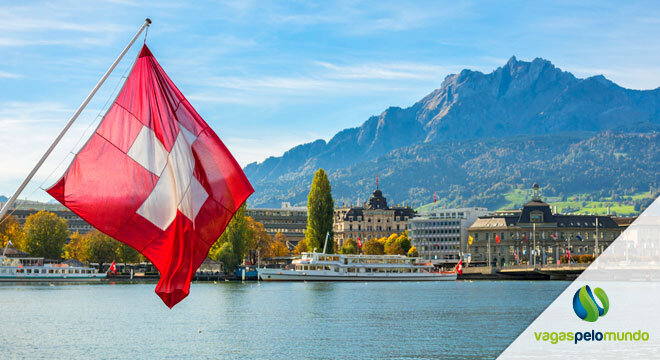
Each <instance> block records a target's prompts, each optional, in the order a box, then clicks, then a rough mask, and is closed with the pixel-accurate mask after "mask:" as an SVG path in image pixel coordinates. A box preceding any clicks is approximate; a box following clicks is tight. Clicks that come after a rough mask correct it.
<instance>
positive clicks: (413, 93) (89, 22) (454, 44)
mask: <svg viewBox="0 0 660 360" xmlns="http://www.w3.org/2000/svg"><path fill="white" fill-rule="evenodd" d="M145 17H150V18H151V19H152V20H153V24H152V25H151V27H150V28H149V30H148V34H147V37H146V42H147V44H148V45H149V47H150V48H151V51H152V53H153V54H154V56H155V57H156V58H157V59H158V61H159V62H160V64H161V66H162V67H163V68H164V70H165V71H166V72H167V73H168V74H169V76H170V78H172V80H173V81H174V83H175V84H177V86H178V87H179V89H180V90H181V91H182V92H183V94H184V95H185V96H186V97H187V98H188V100H189V101H190V102H191V103H192V105H193V106H194V107H195V108H196V109H197V111H198V112H199V113H200V114H201V115H202V117H203V118H204V119H205V120H206V122H207V123H209V125H210V126H211V127H212V128H213V129H214V130H215V131H216V133H218V135H219V136H220V138H221V139H222V140H223V141H224V142H225V144H226V145H227V147H228V148H229V150H230V151H231V152H232V153H233V154H234V156H235V157H236V159H237V160H238V162H239V163H240V164H241V165H243V166H245V165H247V164H248V163H251V162H255V161H257V162H260V161H263V160H264V159H266V158H267V157H269V156H280V155H282V154H283V153H284V152H285V151H286V150H288V149H289V148H291V147H292V146H295V145H298V144H301V143H305V142H310V141H313V140H316V139H325V140H329V139H330V138H331V137H332V136H333V135H334V134H335V133H336V132H338V131H339V130H342V129H344V128H349V127H356V126H360V125H361V124H362V123H363V122H364V121H365V120H366V119H367V118H368V117H369V116H372V115H378V114H380V113H381V112H382V111H383V110H385V109H386V108H387V107H389V106H400V107H407V106H410V105H412V104H414V103H415V102H416V101H418V100H419V99H421V98H422V97H423V96H425V95H426V94H428V93H429V92H431V91H433V90H434V89H437V88H439V87H440V85H441V84H442V81H443V79H444V78H445V77H446V76H447V75H449V74H452V73H456V72H459V71H460V70H462V69H464V68H469V69H472V70H478V71H483V72H491V71H492V70H494V69H495V68H497V67H499V66H502V65H503V64H504V63H505V62H506V61H507V60H508V59H509V58H510V57H511V56H512V55H515V56H516V57H517V58H518V59H519V60H527V61H529V60H532V59H534V58H536V57H542V58H545V59H547V60H550V61H552V62H553V64H555V66H558V67H560V68H561V69H563V70H566V71H570V72H572V73H574V74H575V75H576V76H578V77H588V76H593V75H599V74H602V75H605V76H606V77H607V78H609V79H611V80H613V81H614V82H616V83H618V84H619V85H621V86H624V87H627V88H633V89H653V88H657V87H658V86H660V47H659V46H658V39H660V5H659V4H657V3H654V2H639V1H626V2H623V1H609V2H608V1H593V2H590V1H585V2H580V3H579V4H577V2H574V1H554V2H543V1H434V2H427V1H404V0H378V1H353V0H346V1H333V2H331V1H324V2H308V1H266V0H263V1H250V0H237V1H194V2H184V1H158V2H140V1H133V0H108V1H98V2H93V3H92V2H80V1H70V2H67V1H58V2H47V1H43V2H39V1H30V2H10V1H0V154H2V156H0V195H6V196H9V195H10V194H12V193H13V192H14V191H15V189H16V188H17V187H18V185H19V184H20V182H21V181H22V179H23V178H25V176H26V175H27V173H28V172H29V171H30V169H31V168H32V166H33V165H34V164H35V163H36V162H37V161H38V159H39V158H40V157H41V155H42V154H43V152H44V151H45V150H46V149H47V148H48V146H49V145H50V142H51V141H52V140H53V139H54V138H55V137H56V136H57V133H58V132H59V131H60V129H61V128H62V127H63V126H64V124H65V123H66V122H67V120H68V119H69V117H70V116H71V115H72V114H73V113H74V111H75V110H76V108H77V107H78V106H79V105H80V103H81V102H82V100H83V99H84V98H85V96H86V95H87V94H88V92H89V91H90V90H91V89H92V88H93V87H94V85H95V84H96V82H97V81H98V80H99V79H100V77H101V75H102V74H103V73H104V72H105V71H106V69H107V68H108V67H109V65H110V64H111V63H112V61H113V60H114V59H115V58H116V57H117V56H118V55H119V53H120V52H121V50H122V49H123V47H124V46H125V45H126V43H127V42H128V41H129V40H130V38H131V37H132V36H133V35H134V33H135V32H136V31H137V30H138V28H139V27H140V26H141V25H142V23H143V22H144V18H145ZM144 39H145V38H144V36H142V37H141V39H140V40H139V41H138V43H137V44H136V45H135V46H134V47H133V48H132V49H131V51H130V52H129V53H128V54H127V55H126V57H125V58H124V60H123V61H122V62H121V63H120V64H119V66H118V67H117V69H116V70H115V72H114V73H113V74H112V76H111V77H110V78H109V79H108V80H107V81H106V83H105V84H104V86H103V87H102V88H101V90H100V91H99V92H98V94H97V95H96V96H95V98H94V99H93V100H92V102H91V103H90V104H89V106H88V107H87V109H86V110H85V111H84V112H83V114H82V115H81V117H80V118H79V119H78V121H77V122H76V124H75V125H74V126H73V127H72V129H71V130H70V131H69V133H68V134H67V135H66V136H65V138H64V140H63V141H62V143H61V144H60V145H59V146H58V147H57V148H56V150H55V151H54V152H53V154H52V155H51V157H50V158H49V159H48V160H47V162H46V163H45V165H44V166H43V167H42V169H41V170H40V171H39V172H38V173H37V176H36V177H35V179H34V180H33V181H32V182H31V183H30V184H29V185H28V187H27V188H26V190H25V191H24V192H23V193H22V195H21V198H29V199H33V200H49V199H50V198H49V196H48V195H47V194H46V193H45V192H44V191H43V190H42V188H47V187H49V186H50V185H52V184H53V183H54V182H55V181H57V179H58V178H59V176H60V175H61V174H62V173H63V172H64V170H65V169H66V166H67V165H68V163H69V162H70V161H71V159H72V157H73V154H74V153H75V152H76V151H77V150H78V149H79V147H80V146H81V144H83V143H84V142H85V140H86V138H87V137H89V136H90V134H91V132H92V131H93V129H94V128H95V127H96V125H97V124H98V122H99V121H100V118H101V116H102V115H103V113H104V111H105V110H107V107H108V105H107V102H108V101H109V100H110V101H111V100H112V98H113V94H116V89H117V87H118V86H119V85H121V82H122V80H123V76H125V73H126V71H127V70H128V69H129V68H130V66H131V64H132V62H133V61H134V59H135V56H136V55H137V51H138V50H139V48H140V46H139V45H140V44H141V43H142V42H143V41H144Z"/></svg>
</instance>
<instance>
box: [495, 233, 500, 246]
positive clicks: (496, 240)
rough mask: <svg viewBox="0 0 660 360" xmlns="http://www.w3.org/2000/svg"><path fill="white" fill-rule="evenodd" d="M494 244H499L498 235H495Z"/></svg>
mask: <svg viewBox="0 0 660 360" xmlns="http://www.w3.org/2000/svg"><path fill="white" fill-rule="evenodd" d="M495 243H496V244H499V243H500V236H499V235H495Z"/></svg>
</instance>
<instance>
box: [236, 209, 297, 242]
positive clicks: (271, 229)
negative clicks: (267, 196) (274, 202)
mask: <svg viewBox="0 0 660 360" xmlns="http://www.w3.org/2000/svg"><path fill="white" fill-rule="evenodd" d="M247 216H249V217H251V218H253V219H254V220H256V221H258V222H260V223H262V224H264V228H265V229H266V232H267V233H268V234H270V235H271V236H275V234H277V233H278V232H281V233H282V234H284V236H286V240H287V246H288V247H289V249H293V248H294V247H295V246H296V245H298V242H299V241H300V240H302V239H303V238H304V237H305V230H306V229H307V208H306V207H293V206H291V204H289V203H287V202H283V203H282V207H281V208H279V209H277V208H272V209H269V208H253V209H247Z"/></svg>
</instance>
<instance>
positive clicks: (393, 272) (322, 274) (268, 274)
mask: <svg viewBox="0 0 660 360" xmlns="http://www.w3.org/2000/svg"><path fill="white" fill-rule="evenodd" d="M417 260H418V259H417V258H410V257H406V256H403V255H345V254H324V253H314V252H312V253H303V254H302V257H301V258H300V259H297V260H294V261H293V263H292V264H291V266H290V267H289V268H287V269H271V268H259V269H257V271H258V273H259V278H260V279H261V280H264V281H443V280H456V272H454V271H434V266H433V265H432V264H430V263H418V262H417Z"/></svg>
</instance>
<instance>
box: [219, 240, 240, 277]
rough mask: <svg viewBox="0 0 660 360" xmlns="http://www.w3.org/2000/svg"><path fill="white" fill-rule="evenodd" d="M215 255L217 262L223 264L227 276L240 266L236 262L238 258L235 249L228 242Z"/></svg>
mask: <svg viewBox="0 0 660 360" xmlns="http://www.w3.org/2000/svg"><path fill="white" fill-rule="evenodd" d="M214 255H215V256H214V258H215V260H216V261H220V262H222V265H223V267H224V269H225V274H227V273H231V272H233V271H234V269H236V267H237V266H238V265H239V264H238V262H236V258H237V257H236V255H235V254H234V248H233V246H232V245H231V243H230V242H228V241H227V242H224V243H222V245H220V247H218V249H217V251H216V252H215V254H214Z"/></svg>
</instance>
